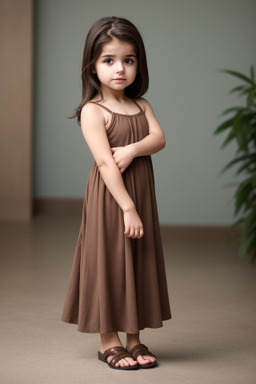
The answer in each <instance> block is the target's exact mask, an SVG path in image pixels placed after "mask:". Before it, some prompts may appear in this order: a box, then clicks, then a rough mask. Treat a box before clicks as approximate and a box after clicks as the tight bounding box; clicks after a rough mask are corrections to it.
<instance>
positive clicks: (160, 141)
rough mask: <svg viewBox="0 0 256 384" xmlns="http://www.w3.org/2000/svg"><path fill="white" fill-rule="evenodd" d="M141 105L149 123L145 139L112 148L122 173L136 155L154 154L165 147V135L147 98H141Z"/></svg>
mask: <svg viewBox="0 0 256 384" xmlns="http://www.w3.org/2000/svg"><path fill="white" fill-rule="evenodd" d="M140 105H142V106H143V107H144V110H145V115H146V118H147V121H148V125H149V134H148V136H146V137H145V138H144V139H142V140H140V141H138V142H136V143H132V144H129V145H126V146H125V147H115V148H112V152H113V158H114V160H115V162H116V164H117V166H118V168H119V171H120V172H121V173H122V172H124V170H125V169H126V168H127V167H128V165H129V164H130V163H131V162H132V161H133V159H134V158H135V157H139V156H148V155H152V154H153V153H156V152H158V151H160V150H161V149H163V148H164V147H165V136H164V133H163V130H162V128H161V126H160V124H159V123H158V121H157V119H156V117H155V114H154V112H153V110H152V108H151V106H150V104H149V103H148V101H147V100H145V99H140Z"/></svg>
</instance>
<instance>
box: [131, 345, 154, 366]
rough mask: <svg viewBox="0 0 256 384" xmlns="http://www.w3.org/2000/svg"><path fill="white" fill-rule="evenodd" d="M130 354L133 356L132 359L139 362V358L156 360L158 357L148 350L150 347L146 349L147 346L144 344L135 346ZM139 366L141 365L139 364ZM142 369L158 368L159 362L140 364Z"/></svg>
mask: <svg viewBox="0 0 256 384" xmlns="http://www.w3.org/2000/svg"><path fill="white" fill-rule="evenodd" d="M129 353H130V354H131V355H132V358H133V359H134V360H137V358H138V356H153V357H154V358H155V359H156V356H155V355H153V353H151V352H150V351H149V350H148V347H146V345H144V344H137V345H135V346H134V347H133V348H132V349H131V350H130V351H129ZM138 364H139V363H138ZM139 366H140V368H153V367H156V366H157V361H154V362H152V363H149V364H145V365H143V364H139Z"/></svg>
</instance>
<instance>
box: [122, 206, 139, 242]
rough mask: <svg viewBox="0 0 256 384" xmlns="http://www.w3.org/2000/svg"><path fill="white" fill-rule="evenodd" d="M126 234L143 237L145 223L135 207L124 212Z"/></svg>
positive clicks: (131, 236) (133, 237) (135, 237)
mask: <svg viewBox="0 0 256 384" xmlns="http://www.w3.org/2000/svg"><path fill="white" fill-rule="evenodd" d="M124 227H125V231H124V234H125V236H127V237H130V238H132V239H141V238H142V236H143V235H144V231H143V224H142V221H141V219H140V217H139V215H138V212H137V211H136V209H135V207H134V208H132V209H130V210H128V211H125V212H124Z"/></svg>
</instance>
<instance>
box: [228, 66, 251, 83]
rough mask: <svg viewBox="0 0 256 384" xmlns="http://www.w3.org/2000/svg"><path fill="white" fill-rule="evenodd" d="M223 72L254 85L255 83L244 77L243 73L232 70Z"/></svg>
mask: <svg viewBox="0 0 256 384" xmlns="http://www.w3.org/2000/svg"><path fill="white" fill-rule="evenodd" d="M221 72H224V73H228V74H229V75H232V76H235V77H238V78H239V79H242V80H244V81H245V82H247V83H249V84H252V85H254V81H253V80H251V79H250V78H249V77H247V76H245V75H244V74H243V73H241V72H237V71H232V70H230V69H223V70H222V71H221Z"/></svg>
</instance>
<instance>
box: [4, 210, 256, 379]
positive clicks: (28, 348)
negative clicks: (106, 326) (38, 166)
mask: <svg viewBox="0 0 256 384" xmlns="http://www.w3.org/2000/svg"><path fill="white" fill-rule="evenodd" d="M79 222H80V217H79V215H73V216H71V215H63V216H60V215H59V216H48V217H38V218H36V219H34V220H33V222H32V223H31V224H19V223H2V224H0V236H1V238H0V240H1V243H0V244H1V245H0V252H1V258H0V282H1V286H0V298H1V342H0V343H1V344H0V345H1V346H0V348H1V352H0V365H1V370H0V378H1V379H0V382H1V384H10V383H26V384H30V383H33V384H44V383H45V384H46V383H47V384H76V383H77V384H80V383H81V384H82V383H83V384H84V383H85V384H87V383H88V384H89V383H90V384H91V383H92V384H93V383H111V384H115V383H122V384H126V383H139V384H143V383H164V384H165V383H179V384H183V383H184V384H186V383H189V384H201V383H202V384H212V383H216V384H219V383H223V384H229V383H232V384H235V383H239V384H253V383H255V382H256V364H255V357H256V300H255V293H256V266H254V267H253V266H252V265H251V264H250V262H249V260H248V259H247V260H246V259H243V260H241V259H239V258H238V256H237V251H236V248H235V247H234V246H233V247H230V248H227V247H225V246H224V245H223V244H221V243H220V242H217V241H211V240H209V239H207V238H205V237H204V238H202V239H196V238H194V239H193V238H190V239H189V238H181V237H180V236H179V237H176V236H173V235H172V234H170V235H168V236H167V233H166V232H164V234H163V240H164V249H165V255H166V267H167V274H168V281H169V291H170V299H171V305H172V312H173V319H172V320H170V321H167V322H166V323H165V324H164V327H163V328H161V329H157V330H146V331H144V332H143V333H142V341H143V342H144V343H146V344H148V345H149V346H150V348H151V350H152V351H153V352H154V353H155V354H157V356H158V359H159V363H160V364H159V367H158V368H155V369H152V370H139V371H134V372H118V371H113V370H111V369H109V368H108V367H107V365H105V364H103V363H101V362H99V361H98V360H97V358H96V352H97V349H98V344H99V338H98V335H87V334H83V333H79V332H77V331H76V326H75V325H69V324H65V323H63V322H61V321H60V317H61V312H62V306H63V301H64V297H65V293H66V288H67V282H68V278H69V273H70V268H71V263H72V258H73V252H74V247H75V243H76V236H77V233H78V228H79Z"/></svg>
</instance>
